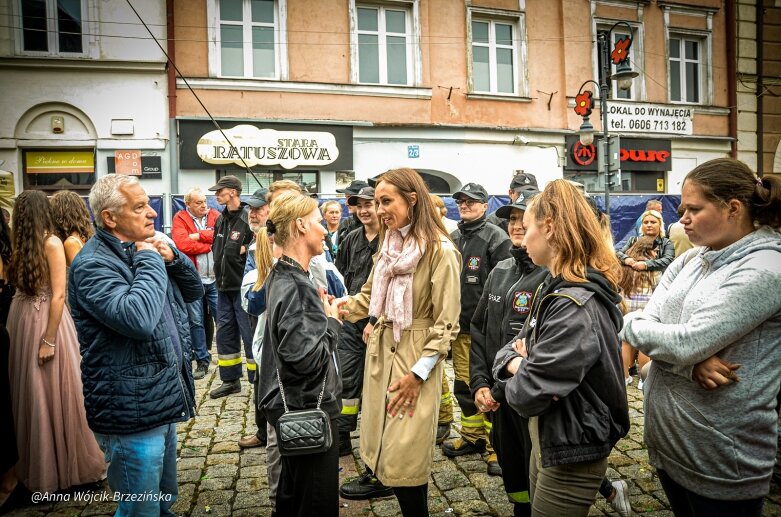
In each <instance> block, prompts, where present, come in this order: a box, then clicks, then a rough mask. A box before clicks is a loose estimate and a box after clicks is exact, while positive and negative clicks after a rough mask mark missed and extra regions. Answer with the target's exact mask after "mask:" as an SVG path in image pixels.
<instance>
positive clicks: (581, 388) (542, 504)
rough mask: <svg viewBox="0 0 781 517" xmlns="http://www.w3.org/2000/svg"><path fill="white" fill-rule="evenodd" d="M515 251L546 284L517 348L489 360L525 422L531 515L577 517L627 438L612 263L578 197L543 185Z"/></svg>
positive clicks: (568, 188) (567, 187)
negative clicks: (541, 270) (541, 272)
mask: <svg viewBox="0 0 781 517" xmlns="http://www.w3.org/2000/svg"><path fill="white" fill-rule="evenodd" d="M523 226H524V229H525V230H526V235H525V236H524V239H523V245H524V247H525V248H526V250H527V251H528V253H529V256H530V257H531V259H532V261H533V262H534V263H535V264H537V265H538V266H545V267H547V268H548V270H549V271H550V275H549V276H548V277H547V278H546V279H545V281H544V282H543V284H541V285H540V287H539V288H538V290H537V292H536V293H535V295H534V302H533V305H532V308H531V312H530V314H529V317H528V318H527V320H526V325H525V327H524V331H523V332H522V333H521V335H522V336H523V338H522V339H518V340H516V341H515V342H513V343H510V344H508V345H506V346H505V347H504V348H503V349H502V350H500V351H499V353H498V354H497V356H496V361H495V362H494V368H493V373H494V377H495V378H496V379H506V380H507V382H506V386H505V396H506V398H507V402H508V404H509V405H510V407H512V408H513V409H515V410H516V411H517V412H518V413H519V414H521V415H522V416H525V417H528V418H529V419H530V421H529V434H530V436H531V443H532V453H531V461H530V462H529V484H530V487H529V498H530V502H531V505H532V513H533V514H534V515H537V516H545V515H551V516H553V515H582V516H586V515H587V514H588V512H589V508H590V506H591V505H592V504H593V503H594V500H595V499H596V495H597V491H598V489H599V487H600V485H601V484H602V480H603V478H604V475H605V472H606V470H607V457H608V455H609V454H610V451H611V449H612V448H613V446H614V445H615V444H616V442H617V441H618V440H619V439H620V438H621V437H623V436H625V435H626V433H627V432H628V430H629V412H628V406H627V401H626V389H625V386H624V383H623V378H622V373H621V372H622V366H621V356H620V341H619V338H618V330H619V329H620V328H621V324H622V316H621V312H620V311H619V309H618V307H617V304H618V303H619V302H620V301H621V298H620V296H619V295H618V294H617V293H616V282H617V280H618V275H619V271H620V267H621V266H620V264H619V263H618V260H617V258H616V256H615V254H614V252H613V250H612V249H611V248H610V246H609V245H608V243H607V242H606V240H605V239H604V238H603V237H602V233H601V232H600V229H599V223H598V221H597V218H596V216H595V215H594V212H593V211H592V210H591V208H590V207H589V205H588V203H587V202H586V200H585V198H584V196H583V195H582V194H581V193H580V192H579V191H578V190H577V189H576V188H575V187H574V186H572V185H571V184H569V183H568V182H567V181H565V180H555V181H552V182H550V183H549V184H548V185H547V186H546V187H545V190H544V191H543V192H542V193H541V194H539V195H538V196H537V197H535V198H534V199H533V200H532V202H531V204H530V205H529V207H528V209H527V210H526V212H525V214H524V219H523Z"/></svg>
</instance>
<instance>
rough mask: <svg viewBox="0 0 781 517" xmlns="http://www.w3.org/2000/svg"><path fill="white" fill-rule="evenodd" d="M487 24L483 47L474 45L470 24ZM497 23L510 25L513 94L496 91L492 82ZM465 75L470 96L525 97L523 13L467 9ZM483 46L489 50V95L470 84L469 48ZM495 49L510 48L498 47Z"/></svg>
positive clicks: (475, 8)
mask: <svg viewBox="0 0 781 517" xmlns="http://www.w3.org/2000/svg"><path fill="white" fill-rule="evenodd" d="M475 21H476V22H484V23H485V22H487V23H488V24H489V28H488V41H489V43H488V45H486V44H484V43H475V42H474V38H473V36H472V22H475ZM497 23H501V24H504V25H510V26H511V27H512V30H513V39H512V41H513V42H512V45H511V48H512V51H513V92H512V93H508V92H499V91H497V79H496V49H497V45H496V41H495V38H496V32H495V29H494V27H495V24H497ZM466 30H467V54H468V56H467V68H468V70H467V74H468V79H469V94H470V96H473V97H475V96H496V97H512V98H517V97H529V78H528V74H529V69H528V66H527V62H528V60H527V56H528V47H527V40H526V13H525V12H524V11H508V10H504V9H487V8H480V7H470V8H468V9H467V20H466ZM474 45H477V46H487V47H488V48H489V58H488V59H489V84H490V89H489V91H484V90H475V81H474V55H473V50H472V49H473V47H474ZM499 48H510V47H508V46H506V45H502V46H500V47H499Z"/></svg>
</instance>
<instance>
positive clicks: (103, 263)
mask: <svg viewBox="0 0 781 517" xmlns="http://www.w3.org/2000/svg"><path fill="white" fill-rule="evenodd" d="M174 255H175V256H174V260H173V261H171V262H170V263H168V264H166V263H164V262H163V260H162V259H161V258H160V255H158V254H157V253H154V252H152V251H139V252H136V249H135V245H134V243H126V244H122V243H120V241H119V239H117V238H116V237H114V236H113V235H111V234H110V233H108V232H107V231H105V230H103V229H98V231H97V233H95V235H94V236H93V237H92V238H91V239H90V240H89V241H87V243H86V244H85V245H84V248H83V249H82V250H81V251H80V252H79V254H78V255H77V256H76V259H75V260H74V261H73V264H72V265H71V269H70V281H69V283H68V301H69V303H70V308H71V314H72V315H73V321H74V323H75V324H76V331H77V332H78V336H79V344H80V345H81V357H82V359H81V378H82V381H83V384H84V407H85V409H86V410H87V423H88V424H89V426H90V429H92V430H93V431H95V432H98V433H103V434H127V433H137V432H140V431H144V430H147V429H151V428H153V427H157V426H160V425H164V424H170V423H173V422H181V421H184V420H187V419H188V418H191V417H192V416H194V415H195V403H194V398H195V389H194V386H193V378H192V366H191V362H190V359H191V343H190V326H189V322H188V319H187V307H186V306H185V303H189V302H193V301H195V300H200V299H201V298H203V284H202V283H201V279H200V277H199V276H198V272H197V271H196V270H195V266H193V262H192V261H191V260H190V259H189V258H188V257H187V255H185V254H184V253H181V252H180V251H177V250H174ZM172 330H173V332H172Z"/></svg>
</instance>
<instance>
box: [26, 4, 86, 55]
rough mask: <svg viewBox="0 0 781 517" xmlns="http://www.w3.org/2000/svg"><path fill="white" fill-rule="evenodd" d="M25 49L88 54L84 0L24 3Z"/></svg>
mask: <svg viewBox="0 0 781 517" xmlns="http://www.w3.org/2000/svg"><path fill="white" fill-rule="evenodd" d="M20 5H21V11H20V12H21V17H20V19H21V48H22V51H24V52H25V53H28V52H29V53H34V54H40V53H42V54H47V55H61V54H83V53H84V47H85V43H84V32H83V26H84V17H85V16H84V14H85V13H84V9H85V6H84V5H83V2H82V1H81V0H22V1H21V2H20Z"/></svg>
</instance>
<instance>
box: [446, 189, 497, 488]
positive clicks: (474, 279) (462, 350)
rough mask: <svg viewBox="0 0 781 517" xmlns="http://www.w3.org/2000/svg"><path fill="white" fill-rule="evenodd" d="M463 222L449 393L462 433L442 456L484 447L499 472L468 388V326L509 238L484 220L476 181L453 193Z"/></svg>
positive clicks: (486, 425) (484, 200) (457, 235)
mask: <svg viewBox="0 0 781 517" xmlns="http://www.w3.org/2000/svg"><path fill="white" fill-rule="evenodd" d="M453 198H455V200H456V204H457V205H458V213H459V214H460V215H461V222H459V223H458V230H456V231H455V232H453V233H452V234H451V235H450V238H451V239H453V242H454V243H455V245H456V247H457V248H458V251H460V252H461V257H462V266H461V316H460V318H459V324H460V325H461V333H459V334H458V337H457V338H456V340H455V341H454V342H453V345H452V350H453V372H454V373H455V380H454V381H453V393H455V395H456V400H457V401H458V405H459V406H460V407H461V428H460V429H459V433H460V434H461V436H460V437H459V438H456V439H454V440H450V441H446V442H445V443H443V444H442V452H443V454H444V455H445V456H448V457H451V458H452V457H455V456H461V455H464V454H470V453H475V452H483V450H485V449H486V448H487V449H488V453H489V456H488V474H490V475H494V476H498V475H500V474H501V469H500V467H499V463H498V461H497V459H496V455H495V454H494V452H493V449H492V448H491V444H490V441H489V438H488V432H487V431H488V430H489V429H490V426H491V423H490V421H488V419H486V418H484V417H483V413H480V412H478V411H477V408H476V407H475V403H474V400H473V399H472V394H471V392H470V389H469V348H470V343H471V339H470V334H469V328H470V323H471V321H472V315H473V314H474V312H475V308H476V307H477V302H478V300H479V299H480V296H481V295H482V294H483V286H484V285H485V282H486V280H488V274H489V273H490V272H491V270H492V269H493V268H494V267H496V265H497V264H498V263H499V262H501V261H502V260H504V259H506V258H510V247H511V244H510V239H509V238H508V237H507V234H506V233H505V232H503V231H502V230H501V229H500V228H498V227H496V226H494V225H493V224H491V223H489V222H487V221H486V217H485V212H486V210H487V209H488V193H487V192H486V191H485V189H484V188H483V187H482V186H481V185H478V184H477V183H467V184H466V185H464V187H463V188H462V189H461V190H459V191H458V192H456V193H455V194H453Z"/></svg>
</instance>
